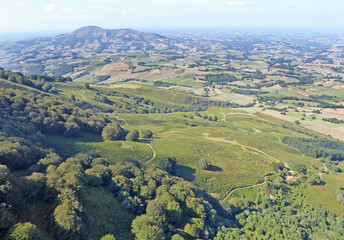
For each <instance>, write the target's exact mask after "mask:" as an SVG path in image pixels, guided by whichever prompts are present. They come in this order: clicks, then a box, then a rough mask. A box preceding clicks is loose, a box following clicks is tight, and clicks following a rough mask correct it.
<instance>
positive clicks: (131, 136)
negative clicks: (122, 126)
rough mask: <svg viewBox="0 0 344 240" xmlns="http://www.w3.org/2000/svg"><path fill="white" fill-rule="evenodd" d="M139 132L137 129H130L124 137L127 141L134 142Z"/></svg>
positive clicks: (137, 138)
mask: <svg viewBox="0 0 344 240" xmlns="http://www.w3.org/2000/svg"><path fill="white" fill-rule="evenodd" d="M139 137H140V134H139V131H137V130H136V129H135V130H133V131H130V132H129V133H128V135H127V137H126V139H127V140H128V141H133V142H136V141H137V140H139Z"/></svg>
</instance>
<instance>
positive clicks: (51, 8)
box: [44, 3, 59, 12]
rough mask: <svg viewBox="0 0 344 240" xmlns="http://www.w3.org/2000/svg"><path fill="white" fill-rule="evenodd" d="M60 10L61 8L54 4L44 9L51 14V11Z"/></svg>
mask: <svg viewBox="0 0 344 240" xmlns="http://www.w3.org/2000/svg"><path fill="white" fill-rule="evenodd" d="M58 8H59V6H58V5H56V4H54V3H51V4H48V5H47V6H46V7H45V8H44V10H45V11H48V12H51V11H55V10H57V9H58Z"/></svg>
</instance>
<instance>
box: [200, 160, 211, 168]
mask: <svg viewBox="0 0 344 240" xmlns="http://www.w3.org/2000/svg"><path fill="white" fill-rule="evenodd" d="M198 166H199V167H200V168H201V169H203V170H207V169H209V167H210V166H211V163H210V161H209V160H208V159H205V158H201V159H200V160H199V161H198Z"/></svg>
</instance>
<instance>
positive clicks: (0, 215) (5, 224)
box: [0, 203, 15, 236]
mask: <svg viewBox="0 0 344 240" xmlns="http://www.w3.org/2000/svg"><path fill="white" fill-rule="evenodd" d="M14 223H15V216H14V215H13V213H11V208H10V206H8V205H7V204H5V203H1V204H0V232H2V233H4V232H6V231H7V230H8V229H9V228H10V227H12V226H13V224H14ZM1 235H2V234H0V236H1Z"/></svg>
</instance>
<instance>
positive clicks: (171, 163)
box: [158, 157, 177, 174]
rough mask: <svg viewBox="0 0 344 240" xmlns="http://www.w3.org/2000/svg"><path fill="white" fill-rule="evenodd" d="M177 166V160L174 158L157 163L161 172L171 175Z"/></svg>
mask: <svg viewBox="0 0 344 240" xmlns="http://www.w3.org/2000/svg"><path fill="white" fill-rule="evenodd" d="M176 165H177V160H176V159H175V158H170V157H169V158H163V159H161V160H160V161H159V162H158V167H159V168H161V169H162V170H164V171H166V172H168V173H170V174H173V173H174V170H175V167H176Z"/></svg>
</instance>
